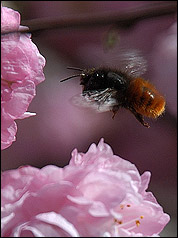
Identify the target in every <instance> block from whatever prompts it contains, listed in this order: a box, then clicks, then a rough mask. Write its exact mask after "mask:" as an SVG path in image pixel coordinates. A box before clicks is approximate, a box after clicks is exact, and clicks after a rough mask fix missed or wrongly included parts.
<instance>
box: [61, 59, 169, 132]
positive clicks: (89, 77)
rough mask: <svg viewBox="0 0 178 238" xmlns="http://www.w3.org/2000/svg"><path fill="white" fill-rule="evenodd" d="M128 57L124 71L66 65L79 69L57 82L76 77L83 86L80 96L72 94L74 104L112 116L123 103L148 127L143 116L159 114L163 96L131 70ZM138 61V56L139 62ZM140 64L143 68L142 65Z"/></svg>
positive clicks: (133, 68)
mask: <svg viewBox="0 0 178 238" xmlns="http://www.w3.org/2000/svg"><path fill="white" fill-rule="evenodd" d="M130 59H131V61H130V64H128V65H127V66H126V68H125V70H124V71H123V70H118V69H115V68H110V67H98V68H90V69H80V68H75V67H69V69H73V70H77V71H79V72H80V73H79V74H76V75H72V76H70V77H67V78H65V79H63V80H61V81H60V82H64V81H66V80H68V79H71V78H74V77H80V85H82V87H83V90H82V93H81V94H80V96H78V95H77V96H74V97H73V103H74V104H76V105H79V106H85V107H91V108H93V109H95V110H96V111H98V112H105V111H112V112H113V118H114V116H115V115H116V113H117V111H118V110H119V108H120V107H123V108H126V109H128V110H130V112H132V113H133V114H134V116H135V117H136V119H137V120H138V121H139V122H140V123H141V124H142V125H143V126H145V127H148V128H149V127H150V126H149V124H148V123H147V122H145V121H144V116H145V117H150V118H157V117H159V116H160V115H161V114H162V113H163V112H164V110H165V99H164V97H163V96H162V95H161V94H160V93H159V92H158V91H157V89H156V88H155V87H154V86H153V85H152V84H151V83H150V82H148V81H146V80H144V79H143V78H142V77H140V76H138V72H140V71H139V70H138V69H136V70H135V63H134V62H133V57H131V58H130ZM140 62H141V61H140V58H139V64H140ZM137 63H138V57H137ZM142 66H143V65H142ZM143 68H144V69H145V68H146V67H145V65H144V67H143ZM128 69H129V70H128ZM128 71H129V72H130V73H128Z"/></svg>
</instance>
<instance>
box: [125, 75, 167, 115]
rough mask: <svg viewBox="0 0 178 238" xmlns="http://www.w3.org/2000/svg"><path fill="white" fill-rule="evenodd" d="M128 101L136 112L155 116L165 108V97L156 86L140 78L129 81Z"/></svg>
mask: <svg viewBox="0 0 178 238" xmlns="http://www.w3.org/2000/svg"><path fill="white" fill-rule="evenodd" d="M128 101H129V103H130V105H131V106H132V107H133V108H134V109H135V110H136V112H137V113H139V114H141V115H143V116H147V117H152V118H156V117H158V116H160V115H161V114H162V113H163V112H164V110H165V104H166V103H165V99H164V97H163V96H162V95H160V93H159V92H158V91H157V90H156V88H155V87H154V86H153V85H152V84H151V83H149V82H148V81H146V80H144V79H142V78H135V79H133V80H132V81H131V82H130V86H129V89H128Z"/></svg>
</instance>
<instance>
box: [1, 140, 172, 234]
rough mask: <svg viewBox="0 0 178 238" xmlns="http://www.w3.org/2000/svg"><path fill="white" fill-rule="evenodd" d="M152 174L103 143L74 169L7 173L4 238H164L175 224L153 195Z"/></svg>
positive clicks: (76, 160) (75, 156) (78, 158)
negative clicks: (166, 229) (163, 232)
mask: <svg viewBox="0 0 178 238" xmlns="http://www.w3.org/2000/svg"><path fill="white" fill-rule="evenodd" d="M149 180H150V172H144V173H143V174H142V175H141V176H140V174H139V172H138V170H137V168H136V167H135V165H134V164H132V163H130V162H129V161H126V160H124V159H122V158H120V157H118V156H116V155H113V152H112V149H111V148H110V146H109V145H107V144H105V143H104V140H103V139H101V140H100V142H99V144H98V146H96V145H95V144H92V145H91V146H90V148H89V150H88V152H87V153H86V154H84V153H78V152H77V150H76V149H75V150H74V151H73V152H72V158H71V160H70V163H69V165H67V166H65V167H64V168H59V167H57V166H54V165H48V166H45V167H43V168H42V169H38V168H34V167H31V166H23V167H20V168H19V169H16V170H9V171H5V172H3V173H2V182H1V184H2V189H1V194H2V195H1V196H2V200H1V201H2V203H1V204H2V208H1V212H2V220H1V224H2V231H1V235H2V236H3V237H14V236H16V237H27V236H33V237H36V236H40V237H48V236H49V237H66V236H71V237H78V236H82V237H102V236H109V237H110V236H111V237H114V236H115V237H116V236H122V237H123V236H125V237H128V236H137V237H138V236H158V234H159V233H160V232H161V230H162V229H163V228H164V226H165V225H166V224H167V223H168V222H169V219H170V218H169V215H167V214H165V213H164V212H163V209H162V207H161V206H160V205H159V204H158V203H157V201H156V199H155V198H154V196H153V194H152V193H151V192H146V189H147V187H148V183H149Z"/></svg>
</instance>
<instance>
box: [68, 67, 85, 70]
mask: <svg viewBox="0 0 178 238" xmlns="http://www.w3.org/2000/svg"><path fill="white" fill-rule="evenodd" d="M67 69H73V70H79V71H83V69H80V68H77V67H67Z"/></svg>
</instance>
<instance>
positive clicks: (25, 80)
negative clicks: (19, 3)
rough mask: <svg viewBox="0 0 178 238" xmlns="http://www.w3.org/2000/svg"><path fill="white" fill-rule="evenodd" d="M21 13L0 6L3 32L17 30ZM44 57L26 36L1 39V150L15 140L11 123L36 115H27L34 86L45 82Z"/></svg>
mask: <svg viewBox="0 0 178 238" xmlns="http://www.w3.org/2000/svg"><path fill="white" fill-rule="evenodd" d="M20 27H22V26H20V14H19V13H18V12H17V11H14V10H12V9H10V8H7V7H1V29H2V32H5V31H9V30H18V29H19V28H20ZM44 65H45V59H44V57H43V56H42V55H41V54H40V53H39V51H38V49H37V47H36V46H35V44H34V43H33V42H32V41H31V39H30V35H29V34H25V35H24V34H7V35H3V36H2V37H1V123H2V129H1V149H5V148H7V147H9V146H10V145H11V144H12V142H13V141H15V135H16V132H17V125H16V123H15V121H14V120H16V119H23V118H26V117H29V116H33V115H35V113H29V112H27V109H28V106H29V104H30V102H31V101H32V99H33V97H34V96H35V94H36V92H35V88H36V85H37V84H39V83H40V82H42V81H43V80H44V74H43V67H44Z"/></svg>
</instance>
